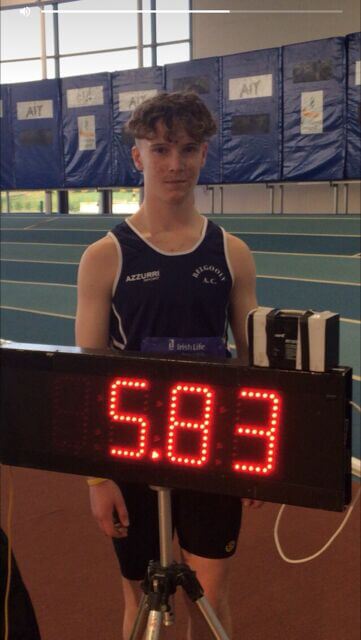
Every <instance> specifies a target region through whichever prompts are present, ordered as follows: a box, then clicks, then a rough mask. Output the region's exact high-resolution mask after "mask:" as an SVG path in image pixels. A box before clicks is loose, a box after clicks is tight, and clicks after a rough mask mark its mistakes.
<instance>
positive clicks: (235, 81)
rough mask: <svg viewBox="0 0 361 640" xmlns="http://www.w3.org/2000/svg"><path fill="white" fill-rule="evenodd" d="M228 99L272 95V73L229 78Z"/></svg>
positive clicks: (267, 96)
mask: <svg viewBox="0 0 361 640" xmlns="http://www.w3.org/2000/svg"><path fill="white" fill-rule="evenodd" d="M228 93H229V100H249V99H250V98H252V99H253V98H269V97H270V96H272V73H267V74H266V75H259V76H248V77H245V78H230V79H229V82H228Z"/></svg>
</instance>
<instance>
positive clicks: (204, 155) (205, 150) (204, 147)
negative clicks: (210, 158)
mask: <svg viewBox="0 0 361 640" xmlns="http://www.w3.org/2000/svg"><path fill="white" fill-rule="evenodd" d="M207 153H208V142H203V144H202V167H204V165H205V164H206V161H207Z"/></svg>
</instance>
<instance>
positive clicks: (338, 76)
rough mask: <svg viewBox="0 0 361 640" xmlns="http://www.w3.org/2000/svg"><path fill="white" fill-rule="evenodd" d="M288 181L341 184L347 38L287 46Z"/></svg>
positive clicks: (285, 166)
mask: <svg viewBox="0 0 361 640" xmlns="http://www.w3.org/2000/svg"><path fill="white" fill-rule="evenodd" d="M283 83H284V84H283V90H284V97H283V101H284V110H283V178H284V179H292V180H341V179H342V178H343V177H344V164H345V125H346V118H345V111H346V104H345V102H346V100H345V99H346V49H345V40H344V38H341V37H338V38H327V39H326V40H315V41H313V42H304V43H301V44H293V45H289V46H286V47H283Z"/></svg>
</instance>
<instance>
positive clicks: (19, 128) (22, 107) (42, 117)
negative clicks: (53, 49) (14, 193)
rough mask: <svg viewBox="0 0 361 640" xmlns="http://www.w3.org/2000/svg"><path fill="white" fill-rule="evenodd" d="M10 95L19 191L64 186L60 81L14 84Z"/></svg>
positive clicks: (16, 180)
mask: <svg viewBox="0 0 361 640" xmlns="http://www.w3.org/2000/svg"><path fill="white" fill-rule="evenodd" d="M10 92H11V105H12V128H13V132H14V171H15V187H16V189H36V188H39V189H51V188H57V187H62V186H64V169H63V150H62V143H61V100H60V86H59V83H58V81H57V80H39V81H36V82H26V83H25V82H24V83H23V82H22V83H19V84H13V85H11V88H10Z"/></svg>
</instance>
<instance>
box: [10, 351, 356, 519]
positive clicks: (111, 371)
mask: <svg viewBox="0 0 361 640" xmlns="http://www.w3.org/2000/svg"><path fill="white" fill-rule="evenodd" d="M0 356H1V395H0V397H1V403H0V419H1V423H0V425H1V426H0V462H1V463H3V464H7V465H14V466H21V467H30V468H37V469H44V470H48V471H58V472H63V473H73V474H80V475H82V474H84V475H94V476H100V477H106V478H112V479H114V480H116V481H122V480H123V481H127V482H128V481H129V482H137V483H146V484H152V485H160V486H168V487H171V488H182V489H196V490H200V491H205V492H210V493H220V494H229V495H237V496H239V497H245V498H252V499H258V500H265V501H270V502H278V503H286V504H293V505H298V506H306V507H314V508H320V509H327V510H333V511H342V510H343V509H344V508H345V507H346V505H347V504H348V503H349V502H350V499H351V407H350V401H351V397H352V370H351V369H350V368H348V367H337V368H335V369H333V370H331V371H327V372H322V373H318V372H309V371H295V370H294V371H290V370H284V369H282V370H281V369H270V368H260V367H246V366H242V365H241V364H240V362H239V361H238V360H237V359H217V358H205V357H203V358H202V357H200V358H199V357H197V358H191V357H188V356H169V355H167V356H161V355H154V356H152V355H149V354H147V355H143V354H140V353H135V352H114V351H111V350H89V349H80V348H77V347H62V346H58V345H38V344H22V343H9V344H3V345H2V346H1V348H0ZM119 376H120V377H121V376H123V377H124V376H125V377H127V378H129V377H132V376H133V377H134V378H142V379H143V378H146V379H148V380H149V381H150V382H151V383H152V385H153V386H154V389H155V391H154V393H155V397H154V400H152V399H151V402H150V404H149V406H150V405H152V402H153V405H154V406H153V405H152V406H151V407H150V409H149V411H150V412H151V418H154V416H156V415H157V416H159V415H161V413H162V411H163V413H164V415H165V411H166V409H167V407H166V402H168V400H167V399H166V397H165V396H166V395H167V394H168V390H169V388H170V387H171V385H172V384H174V383H177V382H179V381H180V380H182V381H183V382H184V381H189V383H195V384H199V385H210V387H211V388H212V389H214V391H215V396H217V398H218V397H222V401H220V402H219V403H218V404H217V403H216V405H215V415H216V418H215V420H216V422H217V420H218V422H217V424H218V423H219V425H221V426H218V427H217V429H218V431H215V435H214V441H213V443H212V446H213V448H214V451H213V453H212V456H213V458H212V460H213V462H212V460H211V464H210V465H205V466H206V467H207V468H194V467H193V468H192V467H190V466H188V467H187V468H186V467H185V466H177V464H170V463H169V460H165V459H164V456H163V459H161V460H160V461H154V460H152V459H150V457H149V456H148V457H147V456H145V457H143V458H141V459H137V460H127V459H124V458H122V459H121V460H119V459H116V458H111V457H110V456H109V455H108V453H107V452H108V451H109V447H108V445H109V437H110V436H109V433H108V431H109V415H108V413H107V411H108V409H107V398H106V394H107V392H106V391H105V389H106V388H108V387H107V385H108V383H110V382H111V381H112V380H114V379H115V378H117V377H119ZM153 383H154V384H153ZM77 385H78V386H77ZM242 388H247V389H250V388H252V389H256V390H257V389H263V390H264V389H270V390H276V391H277V393H279V394H280V397H281V399H282V413H281V419H280V436H279V452H278V459H277V465H276V466H275V469H274V471H272V473H270V474H269V475H266V476H264V477H262V475H261V476H260V475H255V474H251V473H244V472H243V473H235V471H234V470H233V471H231V470H229V472H226V471H225V462H224V461H227V460H228V457H230V456H231V455H234V454H233V453H232V451H231V445H230V441H231V437H233V441H234V433H233V432H232V433H233V436H232V434H230V431H229V430H230V429H231V427H230V426H229V427H227V425H231V424H232V425H233V424H234V423H235V422H236V414H235V404H234V403H235V394H236V393H237V390H238V389H242ZM77 389H78V390H79V389H80V390H81V398H80V399H81V400H82V404H81V406H80V407H79V406H77V405H78V403H77V398H78V397H79V394H78V391H77ZM59 393H60V396H59ZM217 394H218V395H217ZM54 398H55V400H54ZM232 398H233V400H232ZM232 403H233V404H232ZM162 405H163V407H162ZM237 406H238V405H237ZM152 407H153V408H152ZM157 411H158V412H160V413H157ZM152 412H153V413H152ZM60 414H61V415H60ZM85 414H86V416H85ZM162 415H163V414H162ZM161 435H162V434H161ZM152 438H153V440H154V442H155V440H158V442H159V440H160V438H159V433H158V436H157V435H154V436H152ZM233 441H232V442H233ZM153 444H154V443H153V441H152V446H153ZM162 446H163V449H164V448H165V445H164V443H163V445H162ZM232 446H233V445H232ZM107 447H108V448H107ZM216 449H217V451H216ZM163 453H164V451H163ZM222 456H223V457H222ZM222 460H223V462H222ZM217 465H218V466H217ZM222 465H223V466H222Z"/></svg>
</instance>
